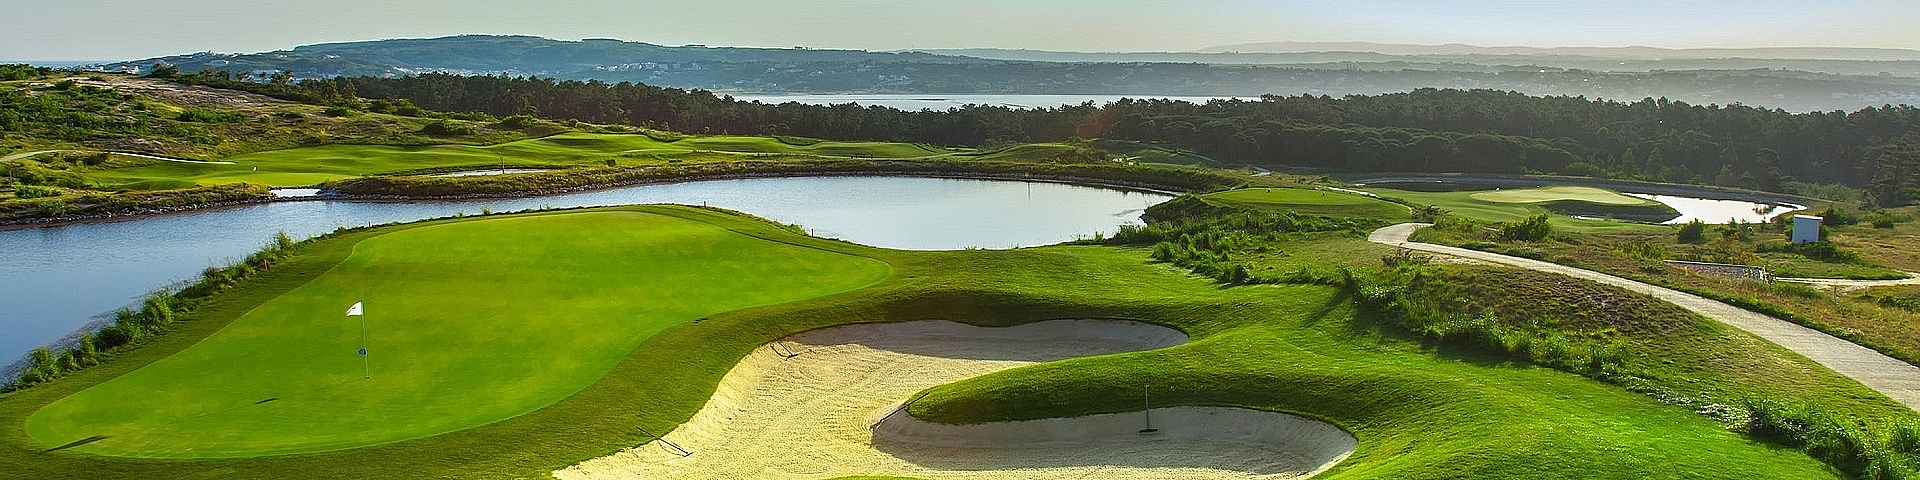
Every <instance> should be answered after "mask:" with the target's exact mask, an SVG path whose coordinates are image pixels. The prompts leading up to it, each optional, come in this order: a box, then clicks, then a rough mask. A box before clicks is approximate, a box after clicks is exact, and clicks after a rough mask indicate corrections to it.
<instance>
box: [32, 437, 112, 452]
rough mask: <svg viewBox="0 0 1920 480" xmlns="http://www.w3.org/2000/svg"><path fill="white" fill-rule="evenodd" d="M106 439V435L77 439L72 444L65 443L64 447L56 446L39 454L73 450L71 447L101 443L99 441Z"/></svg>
mask: <svg viewBox="0 0 1920 480" xmlns="http://www.w3.org/2000/svg"><path fill="white" fill-rule="evenodd" d="M106 439H107V436H106V435H94V436H91V437H87V438H82V439H79V440H74V441H72V442H69V443H67V444H66V445H61V446H58V447H53V448H49V449H46V450H45V451H42V452H40V453H51V452H58V451H61V450H66V449H69V448H73V447H78V446H81V445H86V444H89V443H93V442H98V441H101V440H106Z"/></svg>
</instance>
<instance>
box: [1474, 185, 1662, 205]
mask: <svg viewBox="0 0 1920 480" xmlns="http://www.w3.org/2000/svg"><path fill="white" fill-rule="evenodd" d="M1469 196H1471V197H1473V198H1475V199H1479V200H1485V201H1489V202H1499V203H1542V202H1555V201H1567V200H1570V201H1576V202H1590V203H1599V204H1605V205H1652V204H1658V203H1660V202H1655V201H1653V200H1648V199H1644V198H1635V197H1629V196H1626V195H1621V194H1620V193H1619V192H1615V191H1612V190H1606V189H1601V188H1593V187H1573V186H1554V187H1542V188H1518V189H1508V190H1492V191H1485V192H1475V193H1473V194H1471V195H1469Z"/></svg>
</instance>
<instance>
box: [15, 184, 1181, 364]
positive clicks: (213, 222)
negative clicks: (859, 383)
mask: <svg viewBox="0 0 1920 480" xmlns="http://www.w3.org/2000/svg"><path fill="white" fill-rule="evenodd" d="M1168 198H1169V197H1167V196H1164V195H1156V194H1147V193H1135V192H1123V191H1117V190H1109V189H1101V188H1090V187H1080V186H1071V185H1061V184H1053V183H1028V182H1012V181H985V180H952V179H935V178H909V177H801V178H762V179H744V180H715V181H702V182H689V183H680V184H671V185H648V186H637V187H627V188H620V189H612V190H603V191H595V192H585V193H576V194H569V195H560V196H552V197H541V198H524V199H489V200H472V201H459V202H424V203H378V202H347V201H304V202H283V203H269V204H263V205H254V206H247V207H241V208H234V209H226V210H217V211H208V212H198V213H190V214H184V215H173V216H163V217H153V218H141V219H134V220H127V221H120V222H110V223H90V224H79V225H69V226H61V227H47V228H33V229H23V230H10V231H0V257H4V258H3V259H0V261H3V262H4V265H6V268H5V269H0V306H4V308H0V366H4V365H5V364H7V363H11V362H12V360H13V359H16V358H18V357H19V356H20V355H21V354H23V353H25V352H27V351H29V350H31V349H33V348H34V347H36V346H39V345H42V344H46V343H48V342H52V341H55V340H57V339H59V338H61V337H62V336H64V335H67V334H68V333H71V332H73V331H75V330H77V329H79V328H81V327H82V326H84V325H85V324H86V323H87V322H89V321H90V319H92V318H94V317H97V316H100V315H102V314H104V313H107V312H111V311H112V310H114V309H117V308H119V307H121V306H124V305H127V304H129V303H130V302H132V301H134V300H135V299H137V298H138V297H140V296H141V295H143V294H145V293H147V292H149V291H152V290H154V289H156V288H160V287H162V286H165V285H168V284H172V283H175V282H180V281H184V280H188V279H190V278H192V277H193V276H194V275H195V274H196V273H197V272H199V271H200V270H201V269H204V268H206V267H208V266H211V265H216V264H222V263H227V262H231V261H233V260H235V259H238V258H240V257H243V256H245V255H246V254H247V253H250V252H253V251H255V250H257V249H259V248H260V247H261V246H262V245H265V244H266V242H267V240H268V239H269V238H270V237H272V235H273V234H274V233H276V232H280V231H285V232H287V234H288V235H292V236H293V237H294V238H296V239H299V238H307V237H312V236H315V235H319V234H322V233H326V232H329V231H332V230H334V229H335V228H339V227H343V226H359V225H367V224H377V223H386V222H404V221H413V220H420V219H426V218H435V217H445V216H450V215H453V214H455V213H462V212H464V213H467V214H477V213H480V211H481V209H482V208H489V209H492V210H493V211H496V212H498V211H511V210H521V209H529V208H541V207H545V206H551V207H555V208H563V207H576V206H595V205H624V204H636V203H669V202H670V203H682V204H689V205H700V204H708V205H712V206H716V207H722V208H728V209H733V210H739V211H743V212H747V213H751V214H754V215H759V216H762V217H766V218H769V219H772V220H775V221H778V222H781V223H797V224H800V225H801V226H803V227H806V228H807V229H808V230H809V231H811V232H812V233H813V234H814V235H817V236H822V237H831V238H840V239H845V240H849V241H853V242H858V243H862V244H867V245H874V246H880V247H888V248H899V249H912V250H950V249H961V248H968V247H981V248H1006V247H1014V246H1036V245H1046V244H1052V243H1059V242H1063V241H1067V240H1073V239H1074V238H1075V237H1076V236H1080V235H1091V234H1094V233H1097V232H1099V233H1111V232H1113V231H1114V229H1116V228H1117V227H1119V226H1120V225H1121V224H1126V223H1137V222H1138V221H1139V216H1140V213H1141V210H1143V209H1145V208H1146V207H1147V206H1150V205H1153V204H1155V203H1159V202H1161V201H1165V200H1166V199H1168Z"/></svg>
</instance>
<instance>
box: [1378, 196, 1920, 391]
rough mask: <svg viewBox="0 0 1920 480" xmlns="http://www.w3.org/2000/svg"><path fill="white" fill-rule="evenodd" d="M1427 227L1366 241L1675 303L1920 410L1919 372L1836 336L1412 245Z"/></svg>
mask: <svg viewBox="0 0 1920 480" xmlns="http://www.w3.org/2000/svg"><path fill="white" fill-rule="evenodd" d="M1428 225H1429V224H1425V223H1402V224H1399V225H1392V226H1387V227H1383V228H1381V229H1379V230H1374V231H1373V233H1372V234H1370V235H1368V236H1367V240H1368V241H1372V242H1374V243H1382V244H1387V245H1393V246H1397V247H1402V248H1406V249H1410V250H1418V251H1422V252H1429V253H1438V254H1445V255H1452V256H1457V257H1463V258H1469V259H1473V260H1479V261H1483V262H1489V263H1497V264H1501V265H1507V266H1513V267H1519V268H1524V269H1528V270H1534V271H1540V272H1548V273H1557V274H1561V275H1566V276H1570V277H1575V278H1583V279H1587V280H1592V281H1595V282H1600V283H1604V284H1607V285H1613V286H1616V287H1620V288H1625V289H1627V290H1632V291H1635V292H1640V293H1645V294H1648V295H1652V296H1654V297H1655V298H1659V299H1661V300H1665V301H1668V302H1672V303H1673V304H1674V305H1679V306H1680V308H1685V309H1687V310H1690V311H1692V312H1694V313H1698V314H1700V315H1701V316H1705V317H1707V318H1711V319H1714V320H1716V321H1719V322H1720V323H1725V324H1727V325H1731V326H1733V327H1734V328H1738V329H1741V330H1745V331H1747V332H1748V333H1752V334H1754V335H1757V336H1759V337H1760V338H1763V339H1766V340H1767V341H1769V342H1773V343H1774V344H1777V345H1780V346H1782V347H1786V349H1787V350H1792V351H1793V352H1794V353H1798V354H1800V355H1803V356H1805V357H1807V358H1808V359H1811V360H1813V361H1814V362H1817V363H1819V364H1820V365H1823V366H1826V367H1827V368H1830V369H1833V371H1835V372H1838V373H1839V374H1841V375H1846V376H1847V378H1852V379H1854V380H1856V381H1859V382H1860V383H1861V384H1864V385H1866V386H1867V388H1871V389H1873V390H1874V391H1877V392H1880V393H1881V394H1884V395H1886V396H1888V397H1890V398H1892V399H1893V400H1894V401H1896V402H1900V403H1901V404H1902V405H1906V406H1907V408H1912V409H1916V410H1920V367H1915V366H1913V365H1910V364H1907V363H1906V362H1902V361H1900V360H1897V359H1894V358H1893V357H1889V356H1886V355H1885V354H1882V353H1880V352H1876V351H1874V350H1873V349H1870V348H1867V347H1862V346H1860V345H1857V344H1854V343H1853V342H1849V341H1846V340H1842V339H1839V338H1835V337H1834V336H1832V335H1827V334H1825V333H1821V332H1820V331H1818V330H1814V329H1811V328H1807V327H1802V326H1800V325H1799V324H1795V323H1792V322H1788V321H1785V320H1781V319H1777V318H1773V317H1769V316H1766V315H1761V314H1759V313H1754V312H1751V311H1747V310H1745V309H1741V308H1739V307H1735V306H1732V305H1727V304H1725V303H1720V302H1718V301H1715V300H1711V299H1708V298H1706V297H1701V296H1699V295H1694V294H1690V293H1686V292H1681V291H1678V290H1674V289H1670V288H1666V287H1660V286H1655V285H1649V284H1646V283H1641V282H1637V281H1633V280H1628V279H1625V278H1620V277H1616V276H1613V275H1608V274H1604V273H1600V272H1595V271H1592V270H1585V269H1579V268H1573V267H1569V266H1565V265H1560V264H1556V263H1549V262H1543V261H1539V260H1533V259H1528V258H1520V257H1514V256H1508V255H1501V254H1498V253H1489V252H1482V251H1478V250H1468V249H1465V248H1458V247H1449V246H1444V245H1434V244H1431V243H1420V242H1409V241H1407V237H1409V236H1412V235H1413V231H1414V230H1418V229H1420V228H1421V227H1425V226H1428Z"/></svg>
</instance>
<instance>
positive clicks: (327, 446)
mask: <svg viewBox="0 0 1920 480" xmlns="http://www.w3.org/2000/svg"><path fill="white" fill-rule="evenodd" d="M889 272H890V268H889V267H888V266H887V264H885V263H882V262H880V261H877V260H872V259H868V258H863V257H858V256H853V255H847V254H843V253H834V252H827V251H823V250H816V249H811V248H805V247H800V246H795V245H791V244H786V243H778V242H773V241H768V240H763V239H760V238H755V237H752V236H748V235H745V234H741V233H737V232H734V231H730V230H728V229H725V228H722V227H719V226H715V225H712V224H708V223H702V222H698V221H692V220H685V219H681V218H675V217H670V216H664V215H656V214H651V213H643V212H633V211H615V212H595V213H567V214H552V215H535V216H519V217H510V218H486V219H483V220H471V221H462V222H454V223H448V224H443V225H433V226H425V227H420V228H413V229H406V230H401V231H397V232H393V233H390V234H386V235H382V236H378V237H375V238H372V239H368V240H366V241H363V242H361V243H360V244H358V245H357V246H355V247H354V250H353V253H352V255H351V256H350V257H348V258H347V259H346V260H345V261H343V262H341V263H340V264H339V265H337V266H335V267H333V268H332V269H331V270H330V271H327V272H325V273H324V274H320V272H315V273H316V274H319V276H318V277H317V278H314V279H313V280H312V281H311V282H309V283H307V284H306V285H304V286H301V287H299V288H298V289H295V290H293V291H292V292H290V293H287V294H285V295H282V296H280V297H278V298H275V299H274V300H272V301H270V302H268V303H266V304H264V305H261V306H259V307H258V308H255V309H253V310H252V311H251V312H248V313H247V314H246V315H244V316H242V317H241V318H239V319H238V320H236V321H234V322H233V323H232V324H231V325H229V326H227V327H226V328H225V329H223V330H221V331H220V332H218V333H216V334H214V335H213V336H212V337H210V338H207V339H206V340H205V341H203V342H201V343H200V344H198V345H196V346H194V347H192V348H190V349H187V350H186V351H183V352H181V353H179V354H177V355H174V356H171V357H168V358H166V359H164V360H162V361H159V362H156V363H154V364H153V365H150V366H148V367H146V368H142V369H140V370H138V371H135V372H133V373H131V374H128V375H125V376H122V377H119V378H116V379H113V380H112V381H108V382H106V383H103V384H100V385H97V386H94V387H92V388H89V389H87V390H84V391H81V392H80V393H78V394H75V395H73V396H70V397H67V398H65V399H62V400H60V401H58V402H55V403H53V404H52V405H49V406H47V407H46V408H44V409H42V410H40V411H39V412H38V413H36V414H35V415H33V416H32V417H30V418H29V419H28V420H27V422H26V423H27V424H26V428H27V431H28V434H29V435H31V436H32V437H33V438H35V439H36V440H38V441H40V442H44V443H46V444H48V445H65V444H70V443H72V442H76V441H82V440H87V439H97V441H92V442H89V443H85V444H83V445H79V446H76V447H74V448H73V450H75V451H79V452H88V453H96V454H104V455H123V456H142V457H195V458H206V457H241V456H258V455H263V454H287V453H303V452H317V451H325V450H334V449H341V448H350V447H356V446H363V445H370V444H378V443H385V442H392V441H397V440H405V439H409V438H417V437H423V436H429V435H434V434H439V433H444V432H450V431H455V430H461V429H465V428H469V427H473V426H477V425H482V424H486V423H490V422H494V421H498V420H502V419H506V418H509V417H513V416H516V415H519V414H522V413H526V412H529V411H532V410H535V409H538V408H541V407H544V406H546V405H549V404H552V403H553V402H556V401H559V400H561V399H564V398H566V397H568V396H570V395H573V394H574V392H577V391H579V390H580V389H582V388H586V387H587V386H589V385H592V384H593V383H594V382H595V381H596V380H597V379H599V378H600V377H601V376H602V375H605V374H606V373H607V371H608V370H610V369H611V368H613V366H614V365H615V364H617V363H618V362H620V360H621V359H623V358H625V357H627V355H628V354H629V353H630V352H632V351H633V350H634V349H635V348H636V347H638V346H639V345H641V343H643V342H644V341H646V340H647V339H648V338H649V337H651V336H653V334H655V333H657V332H659V331H661V330H663V329H666V328H668V327H671V326H673V325H678V324H683V323H687V322H693V321H697V320H698V319H700V318H701V317H703V316H706V315H711V314H714V313H719V312H725V311H731V310H738V309H741V308H746V307H751V306H756V305H764V304H772V303H780V302H787V301H792V300H800V299H806V298H812V297H817V296H820V295H826V294H831V293H835V292H840V291H845V290H850V289H854V288H859V287H861V286H864V285H869V284H873V283H875V282H878V281H880V280H882V279H885V278H886V277H887V276H888V274H889ZM355 302H364V305H365V313H366V315H365V316H364V317H348V316H346V310H347V308H348V306H349V305H351V304H353V303H355ZM362 320H364V321H365V328H364V338H365V347H366V349H367V356H366V357H365V358H364V363H363V358H362V357H361V356H360V355H359V353H358V352H359V349H360V348H361V347H362V338H363V329H362V323H361V322H362Z"/></svg>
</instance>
